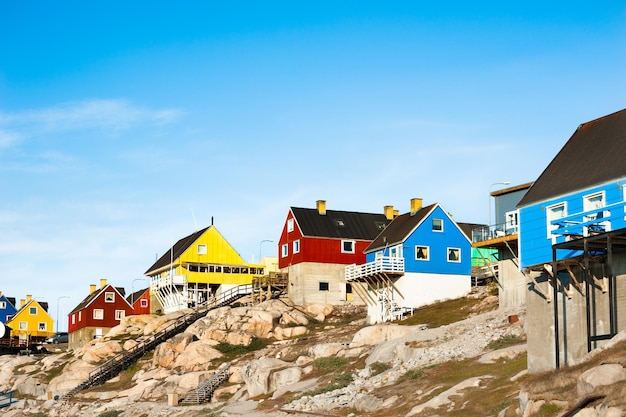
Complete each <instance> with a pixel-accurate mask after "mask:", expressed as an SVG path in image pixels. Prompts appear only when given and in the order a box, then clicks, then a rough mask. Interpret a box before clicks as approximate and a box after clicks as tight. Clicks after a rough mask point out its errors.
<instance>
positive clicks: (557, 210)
mask: <svg viewBox="0 0 626 417" xmlns="http://www.w3.org/2000/svg"><path fill="white" fill-rule="evenodd" d="M566 215H567V210H566V208H565V203H560V204H555V205H553V206H550V207H548V208H547V209H546V220H547V222H548V239H550V238H552V237H553V236H552V231H553V230H556V229H558V227H559V226H558V225H556V224H551V222H552V221H553V220H557V219H562V218H563V217H565V216H566Z"/></svg>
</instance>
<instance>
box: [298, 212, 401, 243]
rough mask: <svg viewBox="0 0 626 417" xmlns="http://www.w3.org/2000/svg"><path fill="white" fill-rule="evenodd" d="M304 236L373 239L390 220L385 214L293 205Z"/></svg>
mask: <svg viewBox="0 0 626 417" xmlns="http://www.w3.org/2000/svg"><path fill="white" fill-rule="evenodd" d="M291 212H292V213H293V216H294V218H295V220H296V223H297V224H298V227H299V228H300V231H301V232H302V235H303V236H308V237H325V238H337V239H355V240H373V239H374V238H375V237H376V236H377V235H378V234H379V233H380V232H381V231H382V230H383V229H384V228H385V226H387V224H388V223H389V222H390V220H387V218H386V217H385V215H384V214H373V213H358V212H354V211H340V210H326V214H324V215H322V214H320V213H319V212H318V210H317V209H308V208H300V207H291Z"/></svg>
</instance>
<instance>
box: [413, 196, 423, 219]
mask: <svg viewBox="0 0 626 417" xmlns="http://www.w3.org/2000/svg"><path fill="white" fill-rule="evenodd" d="M421 208H422V199H421V198H412V199H411V216H412V215H414V214H415V213H417V212H418V211H419V209H421Z"/></svg>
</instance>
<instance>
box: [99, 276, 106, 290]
mask: <svg viewBox="0 0 626 417" xmlns="http://www.w3.org/2000/svg"><path fill="white" fill-rule="evenodd" d="M106 286H107V280H106V278H100V289H102V288H104V287H106Z"/></svg>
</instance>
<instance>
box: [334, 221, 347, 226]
mask: <svg viewBox="0 0 626 417" xmlns="http://www.w3.org/2000/svg"><path fill="white" fill-rule="evenodd" d="M335 224H336V225H337V227H344V226H345V225H346V224H345V223H344V221H343V219H335Z"/></svg>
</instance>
